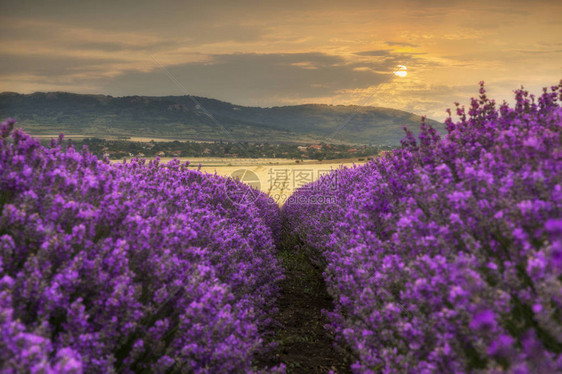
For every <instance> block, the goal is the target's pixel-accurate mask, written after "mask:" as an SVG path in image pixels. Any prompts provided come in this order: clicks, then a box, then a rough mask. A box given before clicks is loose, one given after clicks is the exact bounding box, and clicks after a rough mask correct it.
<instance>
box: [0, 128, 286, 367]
mask: <svg viewBox="0 0 562 374" xmlns="http://www.w3.org/2000/svg"><path fill="white" fill-rule="evenodd" d="M13 125H14V122H13V121H11V120H8V121H7V122H5V123H3V124H2V127H1V137H2V138H1V142H0V333H1V337H0V371H2V372H6V373H16V372H29V371H31V372H53V373H55V372H56V373H64V372H67V373H80V372H86V373H111V372H124V373H132V372H140V371H150V372H158V373H164V372H168V373H169V372H195V373H226V372H249V371H251V370H252V357H253V355H254V354H255V353H256V352H258V351H259V350H260V349H262V336H263V334H264V333H267V331H268V326H269V324H270V315H271V313H272V312H274V311H275V308H274V303H275V299H276V297H277V294H278V291H279V288H278V282H279V280H280V279H281V278H282V273H281V268H280V265H279V264H278V263H277V261H276V258H275V256H274V249H275V243H274V232H278V231H279V225H280V218H279V217H280V216H279V209H278V207H277V205H276V204H274V203H273V202H272V201H271V200H270V199H268V198H267V197H266V196H265V195H264V194H259V196H258V197H257V200H256V201H255V202H254V203H252V204H244V205H241V204H236V202H235V201H233V200H232V199H231V198H230V197H229V196H231V193H232V192H233V191H234V192H240V191H242V192H244V191H245V189H248V188H249V187H248V186H245V185H243V184H242V183H240V182H237V181H234V180H230V179H225V178H221V177H219V176H216V175H209V174H203V173H201V172H199V171H195V170H189V169H188V168H187V165H186V164H181V163H180V162H179V161H172V162H170V163H168V164H166V165H161V164H160V163H159V162H158V161H153V162H148V163H147V162H145V161H144V160H138V159H133V160H132V161H130V162H127V163H120V164H113V165H112V164H110V163H109V162H108V161H107V160H103V161H100V160H98V159H97V158H96V157H95V156H93V155H91V154H90V153H88V151H87V149H84V150H83V151H82V152H78V151H76V150H74V149H73V148H72V147H67V148H65V146H64V144H63V143H62V138H61V139H60V140H59V141H58V142H57V141H53V142H52V144H51V147H43V146H41V145H40V143H39V142H38V140H36V139H33V138H31V137H30V136H28V135H27V134H25V133H23V132H22V131H20V130H13ZM262 217H266V218H265V219H264V218H262Z"/></svg>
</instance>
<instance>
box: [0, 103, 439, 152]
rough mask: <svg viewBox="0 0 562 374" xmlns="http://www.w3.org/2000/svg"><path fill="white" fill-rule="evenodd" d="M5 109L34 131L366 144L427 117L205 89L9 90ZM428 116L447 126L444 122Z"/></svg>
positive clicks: (392, 138)
mask: <svg viewBox="0 0 562 374" xmlns="http://www.w3.org/2000/svg"><path fill="white" fill-rule="evenodd" d="M198 104H199V105H198ZM209 114H210V115H209ZM6 117H14V118H16V119H17V120H18V126H19V127H23V128H24V129H25V130H27V131H28V132H29V133H31V134H34V135H47V134H58V133H61V132H63V133H65V134H71V135H86V136H91V137H102V138H108V137H117V136H142V137H154V138H168V139H175V140H188V139H189V140H223V141H232V140H236V141H251V142H254V141H256V142H270V143H287V142H291V143H313V142H321V141H324V142H332V143H334V142H343V143H359V144H399V142H400V139H401V138H402V137H403V136H404V131H403V130H402V127H403V126H407V127H408V128H409V129H411V130H413V131H414V132H417V130H418V128H419V124H420V121H421V118H420V116H418V115H415V114H412V113H408V112H404V111H401V110H396V109H388V108H380V107H362V106H342V105H337V106H335V105H334V106H332V105H320V104H307V105H296V106H282V107H272V108H259V107H245V106H240V105H234V104H230V103H227V102H223V101H219V100H214V99H208V98H203V97H190V96H163V97H150V96H126V97H112V96H106V95H81V94H74V93H66V92H48V93H43V92H37V93H33V94H29V95H24V94H18V93H12V92H3V93H1V94H0V118H2V119H4V118H6ZM427 122H428V123H430V124H431V125H433V126H434V127H436V128H437V129H438V130H439V131H441V132H443V130H444V127H443V124H441V123H439V122H436V121H432V120H428V121H427ZM336 129H337V131H336ZM334 131H336V134H335V136H334V137H333V139H330V136H331V135H333V134H334Z"/></svg>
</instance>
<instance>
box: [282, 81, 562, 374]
mask: <svg viewBox="0 0 562 374" xmlns="http://www.w3.org/2000/svg"><path fill="white" fill-rule="evenodd" d="M515 99H516V104H515V107H513V108H510V107H509V106H508V105H507V104H502V105H496V104H495V103H494V101H492V100H490V99H488V98H487V97H486V93H485V90H484V87H483V86H482V87H481V89H480V96H479V97H478V98H477V99H473V100H472V102H471V104H470V106H469V107H468V108H467V109H465V108H463V107H458V108H457V110H456V114H457V116H459V119H458V120H457V121H453V120H452V119H451V118H450V119H448V120H447V121H446V125H447V132H448V133H447V134H446V136H444V137H440V136H438V134H436V132H435V131H434V130H433V129H431V128H429V127H427V126H425V125H422V130H423V131H422V133H421V135H420V136H419V139H415V138H414V137H413V136H412V135H411V134H408V136H407V137H406V138H404V140H403V141H402V149H400V150H398V151H396V152H394V153H392V154H389V155H387V156H386V157H384V158H380V159H377V160H374V161H372V162H370V163H369V164H367V165H364V166H361V167H357V168H345V169H340V170H338V171H337V172H334V173H332V174H330V175H328V176H326V177H325V178H323V179H320V180H319V181H317V182H316V183H314V184H312V185H309V186H307V188H303V189H301V190H298V191H296V192H295V194H293V196H292V201H293V203H291V200H289V202H288V203H287V204H286V205H285V206H284V207H283V212H282V213H283V216H284V219H285V220H286V221H287V225H288V226H289V227H290V230H292V231H293V232H294V233H295V234H296V235H298V237H299V238H300V239H301V240H302V241H303V242H304V245H301V248H303V249H304V250H306V251H307V252H308V254H309V256H310V257H312V258H313V259H314V260H315V261H316V262H317V263H319V264H322V265H323V266H325V272H324V278H325V280H326V283H327V287H328V290H329V292H330V294H331V295H332V296H333V298H334V300H335V309H334V311H331V312H329V317H330V320H331V325H330V328H331V329H332V330H333V331H334V333H335V334H336V335H337V337H338V338H339V342H340V344H342V345H346V346H348V347H349V349H350V350H351V352H352V354H353V356H354V357H355V363H354V364H353V365H352V369H353V371H354V372H356V373H378V372H381V373H464V372H485V373H518V374H519V373H521V374H522V373H559V372H562V314H561V313H562V153H561V152H562V148H561V145H562V131H561V130H562V110H561V108H560V100H562V84H561V85H559V86H556V87H552V88H551V90H549V91H548V92H547V91H546V90H545V93H544V94H543V95H542V96H540V97H538V98H535V97H533V96H530V95H529V94H528V93H527V92H525V91H523V90H519V91H516V97H515ZM322 196H323V197H324V198H326V197H331V198H333V199H335V201H336V203H335V204H314V203H312V202H313V201H314V200H317V199H318V197H322Z"/></svg>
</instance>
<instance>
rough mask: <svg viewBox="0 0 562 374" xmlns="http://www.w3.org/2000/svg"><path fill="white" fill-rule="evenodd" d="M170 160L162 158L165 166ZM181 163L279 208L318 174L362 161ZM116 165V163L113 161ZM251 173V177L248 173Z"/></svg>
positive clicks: (219, 160)
mask: <svg viewBox="0 0 562 374" xmlns="http://www.w3.org/2000/svg"><path fill="white" fill-rule="evenodd" d="M170 160H172V158H168V157H163V158H161V159H160V161H161V162H163V163H166V162H168V161H170ZM180 160H181V161H182V162H185V161H190V163H191V166H193V168H198V165H199V164H201V171H203V172H206V173H217V174H218V175H223V176H227V177H230V176H233V174H234V176H238V177H242V178H241V179H242V180H243V181H244V182H246V183H248V184H250V185H251V186H253V187H256V188H258V189H259V190H261V191H263V192H265V193H267V194H269V195H270V196H271V197H272V198H273V199H274V200H275V201H276V202H277V203H278V204H279V205H282V204H283V203H284V202H285V201H286V200H287V198H288V197H289V196H290V195H291V194H292V193H293V191H294V190H295V189H297V188H299V187H301V186H303V185H304V184H307V183H309V182H313V181H315V180H316V179H318V177H319V176H321V175H322V174H325V173H328V172H330V171H331V170H333V169H337V168H339V167H342V166H347V167H350V166H353V164H356V165H358V164H363V163H365V162H366V160H363V159H362V161H359V159H357V158H355V159H342V160H327V161H316V160H305V161H303V162H300V163H296V162H295V160H291V159H279V158H258V159H251V158H214V157H213V158H211V157H207V158H197V157H192V158H180ZM114 162H120V161H114ZM252 173H253V174H252Z"/></svg>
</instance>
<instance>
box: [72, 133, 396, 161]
mask: <svg viewBox="0 0 562 374" xmlns="http://www.w3.org/2000/svg"><path fill="white" fill-rule="evenodd" d="M72 143H73V145H74V147H75V148H76V149H82V148H83V146H87V147H88V150H89V151H90V152H92V153H93V154H95V155H97V156H98V157H107V158H109V159H113V160H115V159H123V158H132V157H230V158H290V159H296V160H299V159H300V160H319V161H322V160H332V159H341V158H356V157H369V156H376V155H377V154H379V152H383V151H388V150H391V149H392V148H393V147H392V146H387V145H383V146H381V145H341V144H337V145H336V144H326V143H320V144H310V145H297V144H270V143H231V142H222V141H216V142H206V143H201V142H193V141H183V142H180V141H169V142H156V141H150V142H133V141H127V140H106V139H100V138H85V139H83V140H74V141H72Z"/></svg>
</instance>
